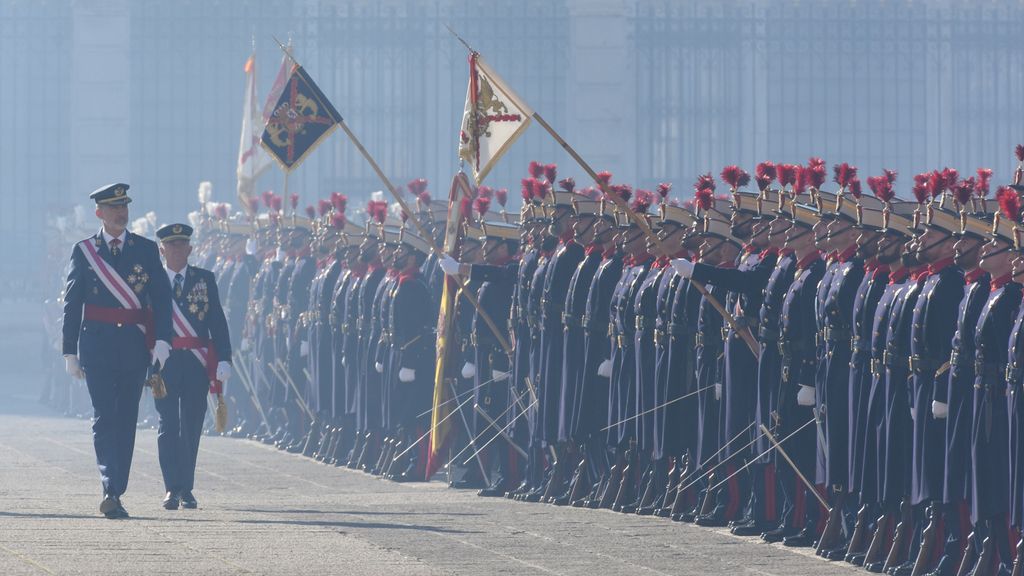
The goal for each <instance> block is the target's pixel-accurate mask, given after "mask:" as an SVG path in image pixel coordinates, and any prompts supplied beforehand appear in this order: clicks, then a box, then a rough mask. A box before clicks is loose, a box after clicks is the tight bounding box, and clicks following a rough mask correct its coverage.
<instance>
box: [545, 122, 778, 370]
mask: <svg viewBox="0 0 1024 576" xmlns="http://www.w3.org/2000/svg"><path fill="white" fill-rule="evenodd" d="M533 119H534V120H536V121H537V123H538V124H540V125H541V126H542V127H543V128H544V129H545V130H547V132H548V134H550V135H551V137H552V138H554V139H555V141H556V142H558V144H559V145H561V146H562V148H563V149H564V150H565V151H566V152H568V153H569V155H570V156H572V159H573V160H575V161H576V163H577V164H579V165H580V167H581V168H583V170H584V171H585V172H586V173H587V174H588V175H589V176H590V177H591V178H592V179H593V180H594V182H596V183H597V185H598V186H600V188H601V192H602V193H603V194H604V197H605V198H608V199H609V200H611V201H612V202H613V203H615V206H616V207H618V208H619V210H621V211H622V212H623V213H625V214H626V215H627V216H629V218H630V219H631V220H633V222H635V223H636V224H637V226H639V227H640V229H641V230H642V231H643V232H644V234H645V235H646V236H647V238H648V239H649V240H650V241H651V243H652V244H653V245H654V246H655V248H657V250H658V252H661V253H662V254H663V255H664V256H666V257H669V256H671V255H672V254H671V253H670V252H669V251H668V249H667V248H665V245H664V244H663V243H662V241H661V238H658V235H657V234H655V233H654V231H653V230H651V227H650V226H649V225H648V224H647V221H646V220H644V219H643V218H641V217H640V215H639V214H637V213H636V212H635V211H634V210H633V209H631V208H630V207H629V205H628V204H627V203H626V201H625V200H623V199H622V198H621V197H620V196H619V195H618V194H615V193H613V192H612V191H611V190H609V189H608V185H607V184H606V183H605V182H604V181H603V180H601V179H600V178H598V177H597V173H596V172H594V169H593V168H591V167H590V164H587V161H586V160H584V159H583V158H582V157H581V156H580V155H579V154H578V153H577V152H576V150H574V149H573V147H572V146H570V145H569V143H568V142H566V141H565V139H564V138H562V136H561V135H560V134H559V133H558V132H556V131H555V129H554V128H552V127H551V125H550V124H548V123H547V121H546V120H544V118H543V117H542V116H541V115H540V114H539V113H537V112H536V111H534V113H533ZM690 284H691V285H693V287H694V288H696V289H697V291H698V292H700V293H701V295H703V296H704V298H706V299H707V301H708V302H709V303H710V304H711V306H713V307H714V308H715V310H716V311H718V313H719V314H721V315H722V318H725V320H726V322H728V323H729V326H730V327H731V328H732V329H733V331H734V332H735V333H736V334H738V335H739V336H740V337H741V338H743V341H744V342H746V344H747V346H748V347H749V348H750V351H751V352H752V353H753V354H754V357H755V358H757V357H758V356H760V355H761V354H760V346H759V345H758V344H757V341H756V340H754V336H753V335H752V334H751V333H750V330H749V329H747V328H741V327H740V326H739V324H737V323H736V318H734V317H733V315H732V314H730V313H729V311H728V310H726V309H725V307H724V306H722V303H721V302H719V301H718V299H717V298H715V296H714V295H712V294H711V293H710V292H708V290H707V288H705V287H704V284H703V283H701V282H698V281H697V280H694V279H693V278H690Z"/></svg>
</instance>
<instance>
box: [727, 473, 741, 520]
mask: <svg viewBox="0 0 1024 576" xmlns="http://www.w3.org/2000/svg"><path fill="white" fill-rule="evenodd" d="M726 474H727V475H728V476H731V478H729V482H728V483H727V484H726V486H727V487H726V492H725V497H726V504H725V519H726V520H735V519H736V512H737V511H738V510H739V507H740V486H739V480H737V479H736V476H737V474H736V465H735V464H729V465H728V466H726Z"/></svg>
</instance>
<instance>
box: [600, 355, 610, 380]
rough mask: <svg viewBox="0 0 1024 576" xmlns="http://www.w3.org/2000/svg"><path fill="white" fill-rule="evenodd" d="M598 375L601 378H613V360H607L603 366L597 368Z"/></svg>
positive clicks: (602, 363)
mask: <svg viewBox="0 0 1024 576" xmlns="http://www.w3.org/2000/svg"><path fill="white" fill-rule="evenodd" d="M597 375H598V376H601V377H602V378H611V377H612V360H611V358H609V359H607V360H605V361H604V362H601V364H600V365H599V366H598V367H597Z"/></svg>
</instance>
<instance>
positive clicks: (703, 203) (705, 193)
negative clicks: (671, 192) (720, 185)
mask: <svg viewBox="0 0 1024 576" xmlns="http://www.w3.org/2000/svg"><path fill="white" fill-rule="evenodd" d="M694 201H696V203H697V207H698V208H700V209H701V210H703V211H705V212H707V211H708V210H711V206H712V205H713V204H714V202H715V190H714V189H713V188H697V192H696V193H695V195H694Z"/></svg>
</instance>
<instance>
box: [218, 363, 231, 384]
mask: <svg viewBox="0 0 1024 576" xmlns="http://www.w3.org/2000/svg"><path fill="white" fill-rule="evenodd" d="M228 378H231V363H230V362H218V363H217V380H219V381H220V382H221V383H222V384H223V383H224V382H227V381H228Z"/></svg>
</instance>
